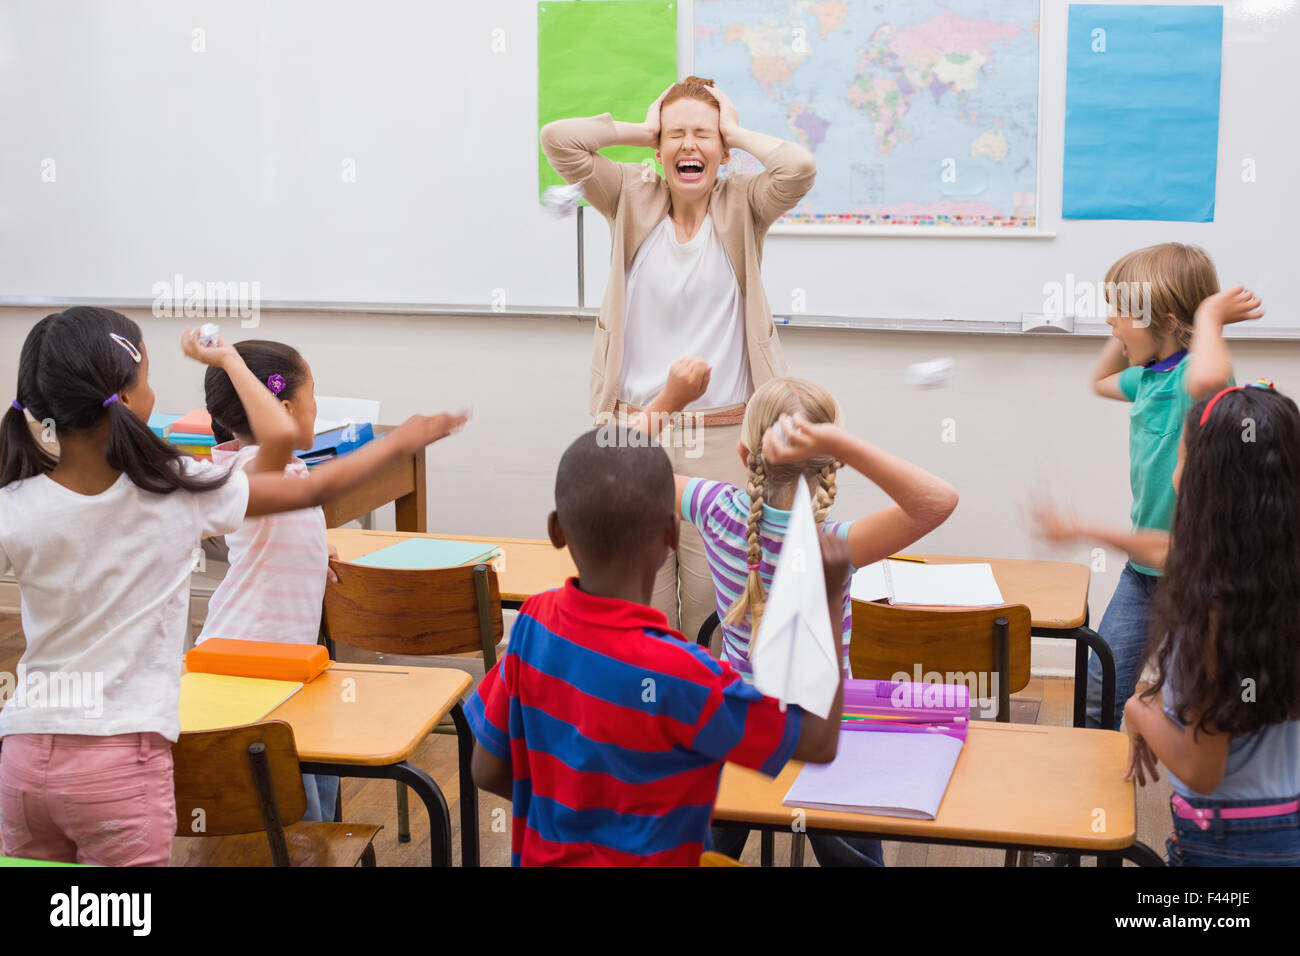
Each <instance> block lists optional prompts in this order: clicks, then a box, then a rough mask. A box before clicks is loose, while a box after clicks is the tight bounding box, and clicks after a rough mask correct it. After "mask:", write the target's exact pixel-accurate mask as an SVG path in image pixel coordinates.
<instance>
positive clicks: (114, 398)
mask: <svg viewBox="0 0 1300 956" xmlns="http://www.w3.org/2000/svg"><path fill="white" fill-rule="evenodd" d="M121 400H122V397H121V396H120V395H118V394H117V392H114V393H113V394H112V395H110V396H108V398H106V399H104V402H103V405H104V407H105V408H108V406H110V405H112V404H113V403H114V402H120V401H121Z"/></svg>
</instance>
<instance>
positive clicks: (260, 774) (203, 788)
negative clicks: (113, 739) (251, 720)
mask: <svg viewBox="0 0 1300 956" xmlns="http://www.w3.org/2000/svg"><path fill="white" fill-rule="evenodd" d="M172 760H173V762H174V764H175V779H176V824H177V825H176V835H177V836H179V837H201V838H203V839H200V840H195V841H193V842H192V843H191V845H190V846H189V847H188V848H187V849H188V851H189V852H188V854H187V855H186V857H185V859H184V864H185V865H187V866H356V865H357V863H358V862H360V863H361V864H362V865H363V866H374V865H375V848H374V846H373V842H374V839H375V836H376V835H377V834H378V833H379V831H380V830H381V829H383V828H382V827H378V826H371V825H369V824H362V823H303V822H301V821H302V815H303V814H304V813H305V812H306V810H307V795H306V793H305V792H304V791H303V786H302V771H301V770H300V769H299V767H298V749H297V747H296V746H295V745H294V740H293V728H291V727H290V726H289V725H288V724H286V723H285V722H284V721H282V720H264V721H262V722H260V723H256V724H245V725H243V726H242V727H226V728H223V729H221V730H204V731H195V732H190V733H183V734H181V735H180V739H179V740H178V741H177V742H176V745H175V746H174V747H172Z"/></svg>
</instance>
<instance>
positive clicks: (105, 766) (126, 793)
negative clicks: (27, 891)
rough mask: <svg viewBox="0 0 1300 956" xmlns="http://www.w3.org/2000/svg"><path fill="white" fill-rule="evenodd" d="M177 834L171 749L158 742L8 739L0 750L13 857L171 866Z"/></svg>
mask: <svg viewBox="0 0 1300 956" xmlns="http://www.w3.org/2000/svg"><path fill="white" fill-rule="evenodd" d="M175 834H176V794H175V789H174V786H173V782H172V745H171V744H170V743H169V742H168V741H167V740H166V739H165V738H163V737H161V736H159V735H158V734H118V735H116V736H112V737H88V736H82V735H80V734H11V735H10V736H8V737H6V738H5V739H4V743H3V747H0V838H2V840H3V845H4V852H5V854H6V855H8V856H17V857H26V858H27V859H34V860H52V861H55V862H59V863H89V864H95V865H98V866H166V865H167V863H168V861H169V859H170V857H171V849H172V837H173V836H175Z"/></svg>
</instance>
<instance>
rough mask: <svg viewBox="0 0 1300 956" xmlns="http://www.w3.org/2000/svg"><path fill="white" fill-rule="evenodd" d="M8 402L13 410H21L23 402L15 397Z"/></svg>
mask: <svg viewBox="0 0 1300 956" xmlns="http://www.w3.org/2000/svg"><path fill="white" fill-rule="evenodd" d="M9 404H10V406H12V407H13V409H14V411H18V412H21V411H22V410H23V403H22V402H20V401H18V399H16V398H15V399H14V400H13V401H12V402H10V403H9Z"/></svg>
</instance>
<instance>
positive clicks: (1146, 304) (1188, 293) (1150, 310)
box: [1037, 242, 1264, 730]
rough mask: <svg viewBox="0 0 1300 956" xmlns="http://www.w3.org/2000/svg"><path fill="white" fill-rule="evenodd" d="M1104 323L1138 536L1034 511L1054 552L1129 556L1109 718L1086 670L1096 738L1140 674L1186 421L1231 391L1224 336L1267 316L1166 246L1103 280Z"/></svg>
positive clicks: (1105, 628)
mask: <svg viewBox="0 0 1300 956" xmlns="http://www.w3.org/2000/svg"><path fill="white" fill-rule="evenodd" d="M1106 298H1107V301H1108V302H1109V304H1110V316H1109V317H1108V318H1107V319H1106V321H1107V323H1108V324H1109V325H1110V326H1111V328H1112V329H1113V330H1114V331H1113V333H1112V336H1113V337H1112V338H1111V340H1110V341H1109V342H1107V343H1106V346H1105V348H1103V349H1102V354H1101V358H1100V360H1099V361H1098V362H1097V367H1096V369H1095V370H1094V372H1093V390H1094V391H1096V392H1097V394H1098V395H1101V396H1103V397H1104V398H1113V399H1117V400H1119V401H1125V402H1131V403H1132V409H1131V410H1130V411H1129V484H1130V486H1131V488H1132V491H1133V507H1132V509H1131V510H1130V514H1129V517H1130V519H1131V526H1130V530H1128V531H1124V530H1120V529H1117V528H1114V527H1107V526H1099V525H1093V524H1087V525H1083V524H1080V523H1079V522H1078V521H1077V520H1076V519H1075V518H1073V516H1071V517H1069V518H1062V517H1061V516H1059V515H1058V514H1057V513H1056V512H1055V511H1054V510H1053V509H1052V508H1051V507H1049V506H1041V507H1039V508H1038V509H1037V518H1038V523H1039V529H1040V532H1041V533H1042V534H1043V536H1044V537H1046V538H1047V539H1049V540H1051V541H1056V542H1063V541H1071V540H1078V539H1081V538H1083V539H1091V540H1095V541H1100V542H1101V543H1103V544H1108V545H1111V546H1113V547H1116V548H1120V549H1122V550H1124V551H1126V552H1127V553H1128V555H1129V561H1128V562H1127V563H1126V564H1125V565H1124V570H1123V572H1122V573H1121V575H1120V581H1119V585H1118V586H1117V587H1116V588H1115V594H1114V596H1113V597H1111V599H1110V604H1109V605H1107V607H1106V613H1105V614H1104V615H1103V616H1102V619H1101V626H1100V627H1098V628H1097V633H1098V634H1099V635H1100V636H1101V638H1102V640H1104V641H1105V642H1106V643H1107V645H1108V646H1109V647H1110V649H1111V653H1112V654H1113V655H1114V657H1115V679H1116V687H1115V711H1114V713H1112V714H1107V715H1105V717H1104V718H1103V715H1102V713H1101V662H1100V660H1099V659H1098V658H1097V657H1096V656H1095V655H1094V656H1093V657H1092V659H1091V660H1090V661H1089V662H1088V726H1089V727H1103V726H1104V727H1108V728H1111V729H1114V730H1118V729H1119V726H1120V721H1121V719H1122V718H1123V715H1124V703H1125V702H1126V701H1127V700H1128V699H1129V697H1131V696H1132V695H1133V691H1134V688H1135V686H1136V684H1137V679H1138V675H1139V674H1140V673H1141V670H1142V659H1143V650H1144V648H1145V647H1146V642H1147V630H1148V624H1149V609H1150V604H1151V597H1152V595H1153V594H1154V593H1155V588H1156V583H1157V582H1158V581H1159V579H1160V568H1161V567H1162V566H1163V564H1164V559H1165V554H1166V552H1167V551H1168V547H1169V529H1170V528H1171V527H1172V526H1173V517H1174V501H1175V496H1174V487H1173V474H1174V468H1175V467H1176V466H1177V464H1178V443H1179V440H1180V438H1181V436H1182V430H1183V422H1184V420H1185V419H1186V418H1187V412H1188V410H1189V409H1190V408H1191V407H1192V405H1193V404H1195V403H1196V402H1197V401H1199V400H1200V399H1202V398H1205V397H1206V396H1207V395H1212V394H1214V393H1215V392H1216V391H1218V390H1219V389H1221V388H1224V387H1226V386H1228V385H1232V384H1234V382H1233V378H1232V362H1231V357H1230V355H1229V353H1228V345H1227V343H1226V342H1225V341H1224V338H1223V327H1224V326H1225V325H1229V324H1231V323H1233V322H1241V321H1244V320H1246V319H1256V318H1259V317H1260V316H1261V315H1263V314H1264V313H1263V311H1262V310H1261V309H1260V307H1259V306H1260V302H1259V299H1258V298H1257V297H1256V296H1255V295H1254V294H1253V293H1251V292H1249V291H1247V290H1245V289H1243V288H1241V287H1240V286H1238V287H1237V288H1235V289H1229V290H1227V291H1225V292H1220V291H1219V280H1218V276H1217V274H1216V273H1215V270H1214V264H1213V263H1212V262H1211V261H1210V257H1209V256H1208V255H1206V253H1205V251H1204V250H1202V249H1199V248H1197V247H1195V246H1186V245H1183V244H1181V243H1176V242H1166V243H1162V244H1160V245H1156V246H1149V247H1147V248H1145V249H1138V250H1137V251H1136V252H1130V253H1129V254H1128V255H1126V256H1124V257H1123V258H1122V259H1120V260H1119V261H1118V262H1116V263H1115V264H1114V265H1113V266H1111V267H1110V270H1109V271H1108V272H1107V273H1106Z"/></svg>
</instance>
